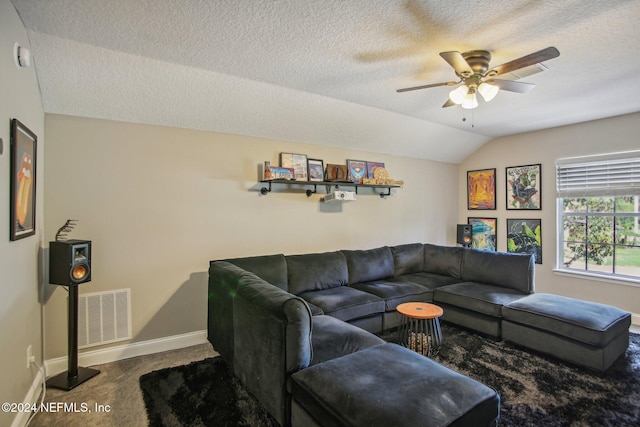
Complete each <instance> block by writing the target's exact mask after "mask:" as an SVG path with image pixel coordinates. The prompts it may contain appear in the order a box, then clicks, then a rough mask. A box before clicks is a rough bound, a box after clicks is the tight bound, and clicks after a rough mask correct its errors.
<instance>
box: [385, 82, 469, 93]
mask: <svg viewBox="0 0 640 427" xmlns="http://www.w3.org/2000/svg"><path fill="white" fill-rule="evenodd" d="M458 83H460V82H442V83H433V84H430V85H423V86H414V87H406V88H404V89H397V90H396V92H409V91H410V90H418V89H429V88H431V87H438V86H453V85H457V84H458Z"/></svg>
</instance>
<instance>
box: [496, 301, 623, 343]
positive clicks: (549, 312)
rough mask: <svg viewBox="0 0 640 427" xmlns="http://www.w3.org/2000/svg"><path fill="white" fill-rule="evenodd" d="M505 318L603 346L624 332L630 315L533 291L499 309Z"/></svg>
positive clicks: (611, 307)
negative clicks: (531, 293) (533, 292)
mask: <svg viewBox="0 0 640 427" xmlns="http://www.w3.org/2000/svg"><path fill="white" fill-rule="evenodd" d="M502 316H503V317H504V319H505V320H509V321H511V322H514V323H518V324H522V325H526V326H527V327H531V328H536V329H540V330H543V331H550V332H553V333H554V334H557V335H562V336H564V337H568V338H571V339H573V340H576V341H580V342H583V343H586V344H589V345H593V346H597V347H604V346H605V345H606V344H608V343H609V342H610V341H612V340H613V339H614V338H615V337H617V336H618V335H620V334H628V333H629V326H630V325H631V314H629V313H627V312H626V311H624V310H621V309H619V308H617V307H613V306H610V305H606V304H600V303H595V302H590V301H583V300H579V299H575V298H569V297H564V296H560V295H552V294H544V293H539V294H533V295H529V296H527V297H526V298H522V299H519V300H517V301H514V302H512V303H510V304H508V305H506V306H505V307H503V308H502Z"/></svg>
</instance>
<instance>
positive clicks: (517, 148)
mask: <svg viewBox="0 0 640 427" xmlns="http://www.w3.org/2000/svg"><path fill="white" fill-rule="evenodd" d="M639 133H640V114H630V115H626V116H619V117H614V118H610V119H603V120H597V121H592V122H587V123H582V124H577V125H573V126H564V127H559V128H554V129H547V130H543V131H539V132H532V133H527V134H522V135H515V136H510V137H504V138H498V139H495V140H493V141H491V142H489V143H488V144H486V145H485V146H483V147H482V148H481V149H480V150H478V151H477V152H476V153H474V154H473V155H472V156H470V157H469V158H467V159H466V160H465V161H464V162H463V163H461V164H460V165H459V169H458V194H459V198H458V220H459V221H460V223H466V221H467V217H468V216H477V217H497V218H498V230H497V237H498V250H500V251H506V250H507V244H506V219H507V218H541V219H542V252H543V264H542V265H536V290H537V291H538V292H549V293H554V294H560V295H567V296H573V297H577V298H582V299H586V300H590V301H598V302H602V303H605V304H611V305H615V306H618V307H621V308H623V309H625V310H628V311H630V312H631V313H636V314H637V313H640V285H639V286H630V285H624V284H616V283H611V282H605V281H601V280H595V281H594V280H585V279H582V278H576V277H567V276H562V275H558V274H556V273H554V272H553V271H552V269H553V268H554V267H555V260H556V210H555V161H556V159H558V158H564V157H575V156H585V155H591V154H604V153H612V152H619V151H629V150H637V149H638V148H639V145H638V134H639ZM535 163H541V164H542V188H541V193H542V210H539V211H533V210H531V211H514V210H510V211H507V210H506V209H505V204H506V202H505V198H506V194H505V193H506V190H505V168H506V167H508V166H519V165H528V164H535ZM485 168H496V169H497V171H496V175H497V176H496V187H497V205H498V206H497V208H498V209H497V210H495V211H491V210H484V211H478V210H474V211H469V210H467V198H466V179H467V177H466V174H467V171H469V170H475V169H485ZM639 320H640V319H639Z"/></svg>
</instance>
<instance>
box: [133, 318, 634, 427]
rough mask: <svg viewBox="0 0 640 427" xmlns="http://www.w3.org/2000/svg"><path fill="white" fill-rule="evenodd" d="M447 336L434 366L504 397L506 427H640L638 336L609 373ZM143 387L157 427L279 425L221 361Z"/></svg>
mask: <svg viewBox="0 0 640 427" xmlns="http://www.w3.org/2000/svg"><path fill="white" fill-rule="evenodd" d="M443 334H444V342H443V345H442V349H441V351H440V354H439V355H438V357H436V359H435V360H437V361H438V362H440V363H442V364H443V365H445V366H448V367H450V368H452V369H454V370H456V371H458V372H460V373H463V374H465V375H468V376H470V377H472V378H474V379H476V380H478V381H480V382H482V383H484V384H487V385H488V386H490V387H493V388H494V389H495V390H497V391H498V393H499V394H500V397H501V399H502V401H501V419H500V426H551V427H554V426H589V427H595V426H612V427H613V426H615V427H623V426H638V425H640V335H638V334H631V335H630V338H631V343H630V345H629V348H628V350H627V352H626V354H625V355H624V357H622V358H620V359H619V360H618V361H616V363H615V364H614V365H613V366H612V367H611V368H610V369H609V370H608V371H607V372H606V373H605V374H598V373H596V372H593V371H589V370H586V369H582V368H579V367H575V366H570V365H567V364H564V363H561V362H559V361H557V360H554V359H551V358H547V357H545V356H542V355H538V354H532V353H531V352H529V351H527V350H523V349H521V348H518V347H516V346H513V345H511V344H509V343H506V342H504V341H502V342H495V341H493V340H490V339H487V338H484V337H482V336H479V335H476V334H473V333H470V332H467V331H464V330H461V329H459V328H455V327H453V326H449V325H443ZM389 338H392V337H389ZM140 387H141V389H142V394H143V399H144V402H145V406H146V409H147V415H148V418H149V425H151V426H234V427H235V426H249V427H262V426H265V427H273V426H275V425H276V423H275V422H274V421H273V419H272V418H271V417H270V416H269V415H268V414H267V413H266V412H265V411H264V410H263V409H262V408H261V407H260V405H259V404H258V403H257V402H256V400H255V399H254V398H253V397H252V396H251V395H250V394H249V393H248V392H247V391H246V390H245V389H244V387H242V385H241V384H240V383H239V382H238V380H236V379H235V378H234V377H233V375H231V374H230V373H229V371H228V369H227V367H226V365H225V364H224V362H223V361H222V359H220V358H218V357H216V358H208V359H205V360H202V361H199V362H194V363H191V364H188V365H184V366H178V367H174V368H167V369H162V370H159V371H155V372H151V373H148V374H145V375H143V376H142V377H140Z"/></svg>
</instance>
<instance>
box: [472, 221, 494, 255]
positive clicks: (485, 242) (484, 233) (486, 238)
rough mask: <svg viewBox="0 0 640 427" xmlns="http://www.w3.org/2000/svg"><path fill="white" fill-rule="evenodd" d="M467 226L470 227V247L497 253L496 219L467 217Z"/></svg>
mask: <svg viewBox="0 0 640 427" xmlns="http://www.w3.org/2000/svg"><path fill="white" fill-rule="evenodd" d="M467 224H469V225H471V227H472V231H471V247H472V248H475V249H481V250H484V251H497V250H498V249H497V247H498V239H497V235H498V232H497V230H498V219H497V218H477V217H468V218H467Z"/></svg>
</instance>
